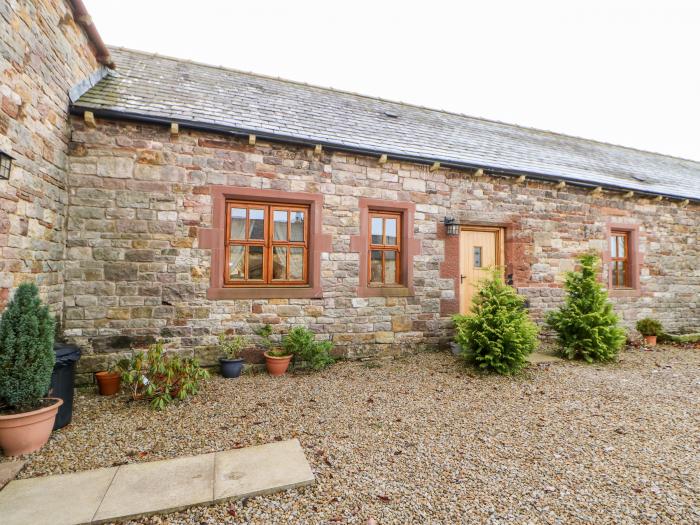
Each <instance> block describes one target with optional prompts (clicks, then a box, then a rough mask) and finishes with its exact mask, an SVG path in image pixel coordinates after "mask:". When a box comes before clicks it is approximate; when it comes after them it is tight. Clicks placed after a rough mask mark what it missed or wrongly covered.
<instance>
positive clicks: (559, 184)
mask: <svg viewBox="0 0 700 525" xmlns="http://www.w3.org/2000/svg"><path fill="white" fill-rule="evenodd" d="M555 188H556V189H558V190H563V189H564V188H566V182H565V181H563V180H560V181H559V182H557V185H556V186H555Z"/></svg>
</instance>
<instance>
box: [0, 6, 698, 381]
mask: <svg viewBox="0 0 700 525" xmlns="http://www.w3.org/2000/svg"><path fill="white" fill-rule="evenodd" d="M0 36H1V42H0V45H1V47H0V50H1V51H2V52H1V53H0V71H1V73H0V74H1V75H2V76H1V78H2V83H1V84H0V98H1V102H2V104H1V109H0V150H1V151H2V152H3V165H4V166H6V165H8V164H9V162H10V161H11V167H10V169H9V173H7V178H3V179H2V180H0V250H1V251H2V267H1V273H0V300H1V301H2V302H3V303H4V302H5V301H6V300H7V298H8V297H9V294H10V293H11V292H12V290H13V289H14V287H16V286H17V284H18V283H19V282H21V281H23V280H27V279H32V280H34V281H35V282H37V284H39V286H40V288H41V291H42V295H43V297H44V299H45V300H46V301H47V302H48V303H49V304H50V305H51V308H52V310H53V312H54V313H55V314H56V316H57V317H58V318H60V324H61V330H62V333H63V336H64V337H65V338H66V339H68V340H70V341H73V342H76V343H78V344H79V345H80V346H81V347H82V348H83V350H84V352H85V355H84V357H83V359H82V361H81V363H82V366H83V371H84V372H89V371H91V370H94V369H96V368H99V367H101V366H104V362H105V361H106V360H110V359H113V357H114V355H119V354H120V353H123V352H125V351H128V349H129V348H130V347H132V346H134V345H139V344H144V343H147V342H148V341H151V340H153V339H155V338H165V339H167V340H168V341H170V342H171V343H172V345H173V347H177V348H180V349H182V350H183V351H186V352H194V353H195V354H196V355H198V356H200V357H201V358H202V360H204V362H205V363H208V362H212V359H213V357H214V354H213V353H212V348H211V345H212V344H213V343H214V342H215V338H216V334H218V333H219V332H221V331H223V330H227V329H235V330H236V331H237V332H239V333H244V334H248V333H252V331H253V330H254V329H256V328H257V327H259V326H261V325H262V324H265V323H270V324H272V325H273V326H274V327H275V330H276V332H277V333H282V332H284V331H285V330H287V329H288V328H289V327H291V326H293V325H297V324H303V325H306V326H308V327H310V328H311V329H312V330H314V331H315V332H316V333H317V334H318V336H319V337H322V338H329V339H331V340H332V341H333V342H334V344H335V347H336V350H337V351H338V352H339V353H342V354H343V355H347V356H350V357H352V356H359V355H370V354H392V353H397V352H403V351H409V350H412V349H415V348H417V347H421V346H435V345H439V344H442V343H444V342H446V341H447V340H448V339H449V337H450V335H451V332H450V330H451V323H450V317H451V316H452V315H453V314H455V313H457V312H464V311H466V310H467V309H468V307H469V302H470V298H471V295H472V294H473V291H474V283H475V282H476V281H477V280H478V279H479V278H480V277H481V276H482V275H483V273H484V272H485V271H486V269H487V268H488V267H490V266H494V265H502V266H504V267H505V275H506V277H507V279H508V280H509V281H510V282H511V283H512V285H513V286H514V287H515V288H516V289H517V291H518V292H519V293H520V294H522V295H523V296H525V297H526V298H527V300H528V304H529V308H530V311H531V314H532V315H533V317H534V318H536V319H541V318H542V316H543V314H544V312H545V311H546V310H548V309H551V308H554V307H556V306H557V305H558V304H559V303H560V302H561V300H562V295H563V292H562V274H563V272H565V271H566V270H570V269H572V268H573V267H574V264H575V257H576V256H577V255H578V254H580V253H582V252H584V251H588V250H595V251H597V252H598V253H599V254H600V256H601V258H602V261H603V265H602V273H601V279H602V280H603V281H604V282H605V283H606V284H607V286H608V289H609V292H610V296H611V298H612V300H613V301H614V303H615V306H616V310H617V312H618V313H619V314H620V315H621V317H622V319H623V322H624V324H625V325H626V326H628V327H631V326H633V324H634V322H635V321H636V320H637V319H639V318H641V317H645V316H654V317H656V318H658V319H660V320H661V321H662V322H663V323H664V325H665V326H666V327H667V328H669V329H671V330H674V331H698V330H700V298H699V295H700V245H699V244H698V233H699V232H700V213H699V211H700V205H699V203H700V163H699V162H694V161H690V160H684V159H678V158H673V157H668V156H664V155H659V154H655V153H649V152H645V151H638V150H634V149H630V148H625V147H620V146H614V145H610V144H604V143H600V142H595V141H589V140H584V139H580V138H574V137H569V136H564V135H558V134H554V133H550V132H545V131H540V130H535V129H529V128H523V127H519V126H513V125H508V124H503V123H499V122H492V121H488V120H483V119H477V118H472V117H468V116H464V115H458V114H453V113H448V112H444V111H437V110H432V109H427V108H423V107H416V106H411V105H407V104H402V103H396V102H391V101H387V100H382V99H377V98H371V97H366V96H362V95H358V94H354V93H347V92H342V91H337V90H331V89H325V88H319V87H314V86H309V85H306V84H300V83H296V82H290V81H286V80H281V79H277V78H270V77H265V76H260V75H254V74H250V73H242V72H239V71H234V70H229V69H223V68H220V67H213V66H209V65H204V64H198V63H193V62H189V61H184V60H178V59H174V58H169V57H163V56H159V55H152V54H146V53H142V52H138V51H131V50H126V49H114V48H107V47H105V46H104V44H103V43H102V41H101V39H100V37H99V34H98V33H97V31H96V30H95V27H94V25H93V24H92V21H91V20H90V18H89V15H88V14H87V12H86V11H85V7H84V5H83V4H82V2H81V1H78V0H74V1H71V2H67V1H63V0H42V1H37V2H19V1H16V0H11V1H10V2H3V3H2V4H0ZM2 173H3V172H2V170H0V176H2ZM250 358H251V359H254V358H255V356H253V355H251V356H250Z"/></svg>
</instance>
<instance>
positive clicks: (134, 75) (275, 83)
mask: <svg viewBox="0 0 700 525" xmlns="http://www.w3.org/2000/svg"><path fill="white" fill-rule="evenodd" d="M110 51H111V52H112V57H113V59H114V61H115V62H116V64H117V69H116V71H114V72H109V73H108V74H107V75H106V76H105V77H104V78H102V79H101V80H100V81H99V82H97V84H96V85H95V86H93V87H92V88H90V89H89V90H88V91H87V92H86V93H84V94H83V95H82V96H81V97H80V98H79V99H78V100H77V101H76V102H75V103H74V105H73V111H74V112H78V113H80V112H82V111H84V110H91V111H93V112H95V114H96V115H98V116H99V115H103V116H114V117H118V116H126V117H129V116H130V117H138V118H146V119H150V120H153V121H160V122H164V123H167V122H170V121H175V122H180V123H181V125H187V124H189V125H192V126H195V127H196V126H209V127H212V128H216V129H219V130H221V131H231V132H243V133H254V134H256V135H258V136H259V137H269V138H272V137H276V138H279V139H289V140H291V141H299V142H304V143H311V144H324V145H325V146H327V147H331V148H332V147H335V148H337V149H348V150H358V151H361V152H365V153H372V154H374V153H376V154H381V153H386V154H388V155H389V157H390V158H391V157H392V156H395V157H400V158H407V159H415V160H419V161H420V160H422V161H424V162H432V161H441V162H442V163H443V165H454V166H462V167H475V168H476V167H483V168H485V169H487V170H488V169H491V170H494V171H499V170H500V171H503V172H507V173H512V174H520V173H523V174H536V175H539V176H542V177H544V178H553V179H556V180H567V181H570V182H577V183H580V184H584V185H591V186H598V185H600V186H603V187H614V188H626V189H631V190H635V191H638V192H644V193H653V194H662V195H668V196H674V197H680V198H689V199H693V200H700V162H695V161H690V160H684V159H679V158H674V157H669V156H665V155H660V154H656V153H650V152H645V151H639V150H635V149H630V148H625V147H621V146H614V145H611V144H605V143H601V142H595V141H590V140H584V139H581V138H576V137H570V136H566V135H559V134H556V133H551V132H548V131H541V130H536V129H531V128H524V127H520V126H514V125H509V124H504V123H501V122H494V121H489V120H484V119H480V118H473V117H468V116H465V115H459V114H455V113H448V112H445V111H439V110H434V109H427V108H424V107H418V106H412V105H408V104H403V103H398V102H391V101H387V100H382V99H378V98H372V97H367V96H362V95H357V94H354V93H347V92H342V91H336V90H333V89H327V88H321V87H315V86H310V85H307V84H302V83H298V82H291V81H287V80H281V79H276V78H270V77H266V76H260V75H255V74H251V73H244V72H240V71H234V70H230V69H224V68H220V67H214V66H208V65H204V64H199V63H193V62H190V61H184V60H178V59H174V58H169V57H163V56H160V55H152V54H147V53H142V52H138V51H132V50H126V49H122V48H110Z"/></svg>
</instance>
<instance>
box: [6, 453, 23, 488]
mask: <svg viewBox="0 0 700 525" xmlns="http://www.w3.org/2000/svg"><path fill="white" fill-rule="evenodd" d="M24 464H25V461H22V460H20V459H15V460H12V461H3V462H2V463H0V489H2V488H3V487H4V486H5V485H7V484H8V483H9V482H10V481H12V480H13V479H15V477H16V476H17V474H19V471H20V470H22V467H23V466H24Z"/></svg>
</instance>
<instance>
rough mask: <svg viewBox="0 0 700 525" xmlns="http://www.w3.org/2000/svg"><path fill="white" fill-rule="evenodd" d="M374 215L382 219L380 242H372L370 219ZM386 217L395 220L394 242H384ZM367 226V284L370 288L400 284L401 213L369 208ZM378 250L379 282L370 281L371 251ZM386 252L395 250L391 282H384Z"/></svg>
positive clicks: (401, 262)
mask: <svg viewBox="0 0 700 525" xmlns="http://www.w3.org/2000/svg"><path fill="white" fill-rule="evenodd" d="M375 217H377V218H381V219H383V220H382V243H381V244H374V243H373V242H372V219H374V218H375ZM386 219H395V220H396V244H386ZM368 220H369V228H368V232H367V234H368V236H369V237H368V239H367V242H368V248H369V249H368V254H367V265H368V266H367V286H369V287H372V288H380V287H391V286H401V266H402V264H403V261H402V255H403V254H402V250H401V235H402V232H403V213H401V212H387V211H375V210H372V209H370V210H369V214H368ZM373 251H380V252H382V280H381V282H377V281H372V280H371V279H372V252H373ZM386 252H396V262H395V266H396V268H395V272H396V280H395V282H393V283H387V282H386V276H385V274H384V272H385V271H386V260H385V253H386Z"/></svg>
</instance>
